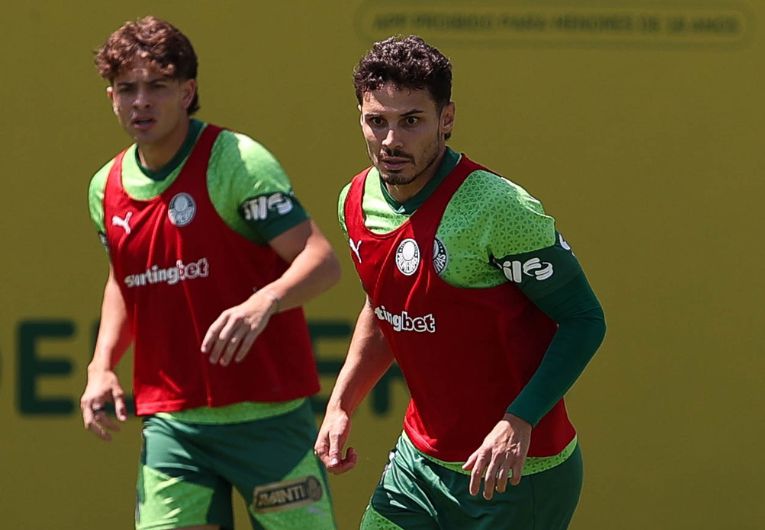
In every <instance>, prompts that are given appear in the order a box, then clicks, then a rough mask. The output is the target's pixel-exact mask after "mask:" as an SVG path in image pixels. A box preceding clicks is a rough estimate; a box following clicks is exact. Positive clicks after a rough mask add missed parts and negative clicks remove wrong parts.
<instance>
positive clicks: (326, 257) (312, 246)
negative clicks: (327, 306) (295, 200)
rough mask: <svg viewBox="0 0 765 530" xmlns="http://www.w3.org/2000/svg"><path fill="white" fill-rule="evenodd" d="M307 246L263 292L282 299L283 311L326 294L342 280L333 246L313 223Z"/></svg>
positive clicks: (281, 309)
mask: <svg viewBox="0 0 765 530" xmlns="http://www.w3.org/2000/svg"><path fill="white" fill-rule="evenodd" d="M307 222H308V223H310V225H309V226H310V227H311V230H310V233H309V235H308V237H307V238H306V240H305V247H304V248H303V249H302V250H301V251H300V252H299V253H298V254H297V255H296V256H295V258H294V259H293V260H292V262H291V263H290V266H289V268H288V269H287V270H286V271H285V272H284V274H282V276H281V277H280V278H279V279H277V280H275V281H274V282H272V283H270V284H268V285H266V286H264V287H263V288H262V290H263V291H265V292H267V293H269V294H270V295H271V296H273V297H275V298H277V299H278V308H279V311H283V310H285V309H292V308H294V307H298V306H302V305H303V304H305V303H306V302H308V301H309V300H311V299H312V298H314V297H316V296H318V295H319V294H321V293H323V292H324V291H326V290H327V289H329V288H330V287H332V286H333V285H334V284H336V283H337V281H338V280H339V279H340V264H339V263H338V261H337V257H336V256H335V253H334V251H333V250H332V246H331V245H330V244H329V242H328V241H327V239H326V238H325V237H324V236H323V235H322V234H321V232H319V231H318V229H317V228H316V226H315V225H313V223H312V222H311V221H307Z"/></svg>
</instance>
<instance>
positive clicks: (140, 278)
mask: <svg viewBox="0 0 765 530" xmlns="http://www.w3.org/2000/svg"><path fill="white" fill-rule="evenodd" d="M209 275H210V264H209V263H208V262H207V258H202V259H200V260H199V261H194V262H191V263H183V262H182V261H181V260H178V261H176V262H175V266H173V267H167V268H160V267H159V265H152V266H151V267H149V268H148V269H146V271H145V272H141V273H138V274H129V275H127V276H125V280H124V282H125V286H127V287H128V288H130V287H142V286H144V285H153V284H155V283H166V284H168V285H175V284H176V283H178V282H183V281H186V280H194V279H196V278H207V277H208V276H209Z"/></svg>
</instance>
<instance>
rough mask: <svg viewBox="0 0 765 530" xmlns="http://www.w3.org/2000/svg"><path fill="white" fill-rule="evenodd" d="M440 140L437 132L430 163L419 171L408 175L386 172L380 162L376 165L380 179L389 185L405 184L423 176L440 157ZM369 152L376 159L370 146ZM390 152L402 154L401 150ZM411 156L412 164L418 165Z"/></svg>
mask: <svg viewBox="0 0 765 530" xmlns="http://www.w3.org/2000/svg"><path fill="white" fill-rule="evenodd" d="M439 140H440V135H438V133H437V136H436V141H435V142H434V143H433V144H432V145H433V146H434V147H433V152H432V153H431V154H430V157H429V160H428V163H427V164H425V166H424V167H423V168H422V169H421V170H420V171H417V172H416V173H415V174H414V175H411V176H407V175H404V174H401V173H386V172H384V171H383V169H382V167H381V166H382V164H378V165H377V166H376V167H377V172H378V173H379V174H380V179H382V181H383V182H384V183H385V184H388V185H389V186H405V185H407V184H411V183H412V182H414V181H415V180H417V179H418V178H419V177H421V176H422V175H423V174H424V173H425V172H427V171H428V170H429V169H430V168H431V167H432V166H433V164H434V163H435V162H436V160H437V159H438V154H439V152H440V149H439ZM367 152H368V154H369V158H370V160H374V158H373V157H372V153H371V152H369V147H368V146H367ZM388 154H389V155H390V156H400V152H399V151H395V150H394V151H390V152H389V153H388ZM426 155H427V153H426ZM410 158H411V160H412V164H413V165H414V166H415V167H416V165H417V160H416V159H415V158H414V157H410Z"/></svg>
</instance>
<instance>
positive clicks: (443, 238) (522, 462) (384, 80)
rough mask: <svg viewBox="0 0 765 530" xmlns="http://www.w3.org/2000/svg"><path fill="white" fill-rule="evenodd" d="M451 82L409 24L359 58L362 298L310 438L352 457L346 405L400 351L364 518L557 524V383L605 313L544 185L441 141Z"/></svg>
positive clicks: (572, 374)
mask: <svg viewBox="0 0 765 530" xmlns="http://www.w3.org/2000/svg"><path fill="white" fill-rule="evenodd" d="M451 81H452V71H451V64H450V62H449V60H448V59H447V58H446V57H444V56H443V55H442V54H441V53H440V52H439V51H438V50H436V49H435V48H433V47H432V46H430V45H428V44H427V43H426V42H424V41H423V40H422V39H420V38H418V37H414V36H410V37H405V38H402V37H395V38H390V39H387V40H385V41H382V42H378V43H376V44H375V45H374V46H373V48H372V49H371V51H370V52H369V53H368V54H367V55H366V56H365V57H363V58H362V59H361V61H360V63H359V64H358V65H357V67H356V69H355V71H354V82H355V87H356V96H357V98H358V102H359V110H360V113H361V120H360V121H361V129H362V133H363V135H364V139H365V140H366V144H367V150H368V154H369V158H370V159H371V161H372V167H371V168H368V169H366V170H364V171H363V172H361V173H359V174H358V175H356V176H355V177H354V178H353V180H352V181H351V183H350V184H349V185H348V186H347V187H346V188H345V189H344V190H343V192H342V193H341V196H340V205H339V216H340V221H341V224H342V226H343V228H344V230H345V232H346V234H347V237H348V243H349V245H350V250H351V252H350V253H351V259H352V260H353V263H354V265H355V266H356V270H357V272H358V274H359V277H360V279H361V283H362V286H363V287H364V290H365V291H366V295H367V300H366V304H365V305H364V307H363V309H362V310H361V314H360V315H359V317H358V321H357V324H356V329H355V332H354V335H353V338H352V340H351V345H350V349H349V351H348V356H347V358H346V361H345V364H344V366H343V368H342V370H341V372H340V375H339V377H338V379H337V383H336V385H335V388H334V390H333V392H332V396H331V397H330V401H329V404H328V407H327V414H326V416H325V419H324V422H323V424H322V426H321V428H320V431H319V438H318V440H317V442H316V446H315V447H316V452H317V454H319V456H320V457H321V459H322V461H323V462H324V463H325V464H326V466H327V469H328V470H329V471H330V472H333V473H342V472H345V471H347V470H348V469H350V468H352V467H353V466H354V464H355V462H356V458H357V457H356V453H355V451H354V450H353V449H352V448H348V449H347V451H346V450H345V444H346V441H347V439H348V435H349V432H350V428H351V415H352V414H353V412H354V410H355V409H356V407H357V406H358V404H359V403H360V401H361V400H362V399H363V397H364V396H365V395H366V394H367V392H368V391H369V390H370V388H371V387H372V386H373V385H374V384H375V382H376V381H377V380H378V379H379V378H380V377H381V376H382V374H383V373H384V372H385V370H387V369H388V367H389V366H390V365H391V363H392V362H393V360H394V359H395V360H396V361H397V362H398V364H399V366H400V368H401V371H402V372H403V374H404V377H405V379H406V382H407V385H408V387H409V391H410V394H411V401H410V403H409V407H408V409H407V412H406V416H405V418H404V432H403V434H402V435H401V437H400V439H399V441H398V443H397V445H396V448H395V449H394V450H393V452H392V453H391V456H390V462H389V464H388V465H387V466H386V469H385V471H384V473H383V476H382V479H381V480H380V483H379V484H378V486H377V489H376V490H375V492H374V494H373V495H372V499H371V501H370V504H369V507H368V508H367V511H366V512H365V514H364V518H363V520H362V528H364V529H367V530H371V529H381V530H383V529H385V530H388V529H405V530H416V529H433V530H435V529H442V530H447V529H453V530H475V529H486V530H489V529H492V530H493V529H496V528H508V529H513V530H524V529H526V530H531V529H535V530H563V529H565V528H566V527H567V526H568V524H569V521H570V519H571V516H572V514H573V513H574V509H575V508H576V505H577V502H578V499H579V492H580V489H581V482H582V461H581V454H580V449H579V445H578V442H577V437H576V433H575V431H574V428H573V426H572V425H571V422H570V421H569V419H568V416H567V414H566V409H565V406H564V403H563V396H564V394H565V393H566V391H567V390H568V389H569V388H570V386H571V385H572V384H573V383H574V381H575V380H576V379H577V377H578V376H579V374H580V373H581V372H582V370H583V369H584V367H585V365H586V364H587V362H588V361H589V360H590V358H591V357H592V355H593V354H594V353H595V351H596V349H597V348H598V346H599V345H600V343H601V341H602V339H603V335H604V332H605V321H604V317H603V312H602V310H601V307H600V304H599V303H598V300H597V299H596V297H595V295H594V294H593V292H592V290H591V289H590V286H589V284H588V282H587V280H586V278H585V275H584V273H583V272H582V270H581V267H580V266H579V263H578V261H577V259H576V258H575V257H574V254H573V253H572V252H571V249H570V247H569V245H568V244H567V243H566V241H565V240H564V239H563V237H562V236H561V235H560V234H559V233H558V232H557V231H556V227H555V220H554V219H553V218H552V217H550V216H549V215H548V214H546V213H545V212H544V210H543V209H542V205H541V204H540V203H539V201H537V200H536V199H535V198H534V197H532V196H531V195H529V194H528V193H527V192H526V191H525V190H524V189H523V188H521V187H520V186H518V185H516V184H514V183H512V182H510V181H508V180H506V179H504V178H502V177H501V176H499V175H498V174H497V173H495V172H493V171H491V170H489V169H487V168H485V167H483V166H481V165H480V164H477V163H475V162H473V161H472V160H470V159H469V158H468V157H467V156H465V155H464V154H460V153H458V152H456V151H453V150H452V149H450V148H449V147H447V145H446V141H447V139H449V137H450V135H451V132H452V128H453V126H454V116H455V105H454V103H453V102H452V101H451ZM508 483H510V484H511V485H512V487H509V488H508V487H507V485H508ZM482 485H483V487H482ZM481 490H482V495H479V493H481Z"/></svg>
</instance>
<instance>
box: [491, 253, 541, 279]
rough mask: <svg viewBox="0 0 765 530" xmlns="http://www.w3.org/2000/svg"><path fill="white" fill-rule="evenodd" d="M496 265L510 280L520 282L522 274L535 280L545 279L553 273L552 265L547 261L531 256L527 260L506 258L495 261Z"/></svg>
mask: <svg viewBox="0 0 765 530" xmlns="http://www.w3.org/2000/svg"><path fill="white" fill-rule="evenodd" d="M496 265H497V267H499V268H500V269H502V272H503V273H504V274H505V277H506V278H507V279H508V280H510V281H511V282H515V283H522V282H523V277H524V276H529V277H531V278H534V279H536V280H546V279H548V278H550V277H551V276H552V275H553V272H554V271H553V265H552V263H550V262H549V261H542V260H540V259H539V258H531V259H530V260H527V261H523V262H521V261H518V260H512V261H511V260H506V261H502V262H496Z"/></svg>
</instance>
